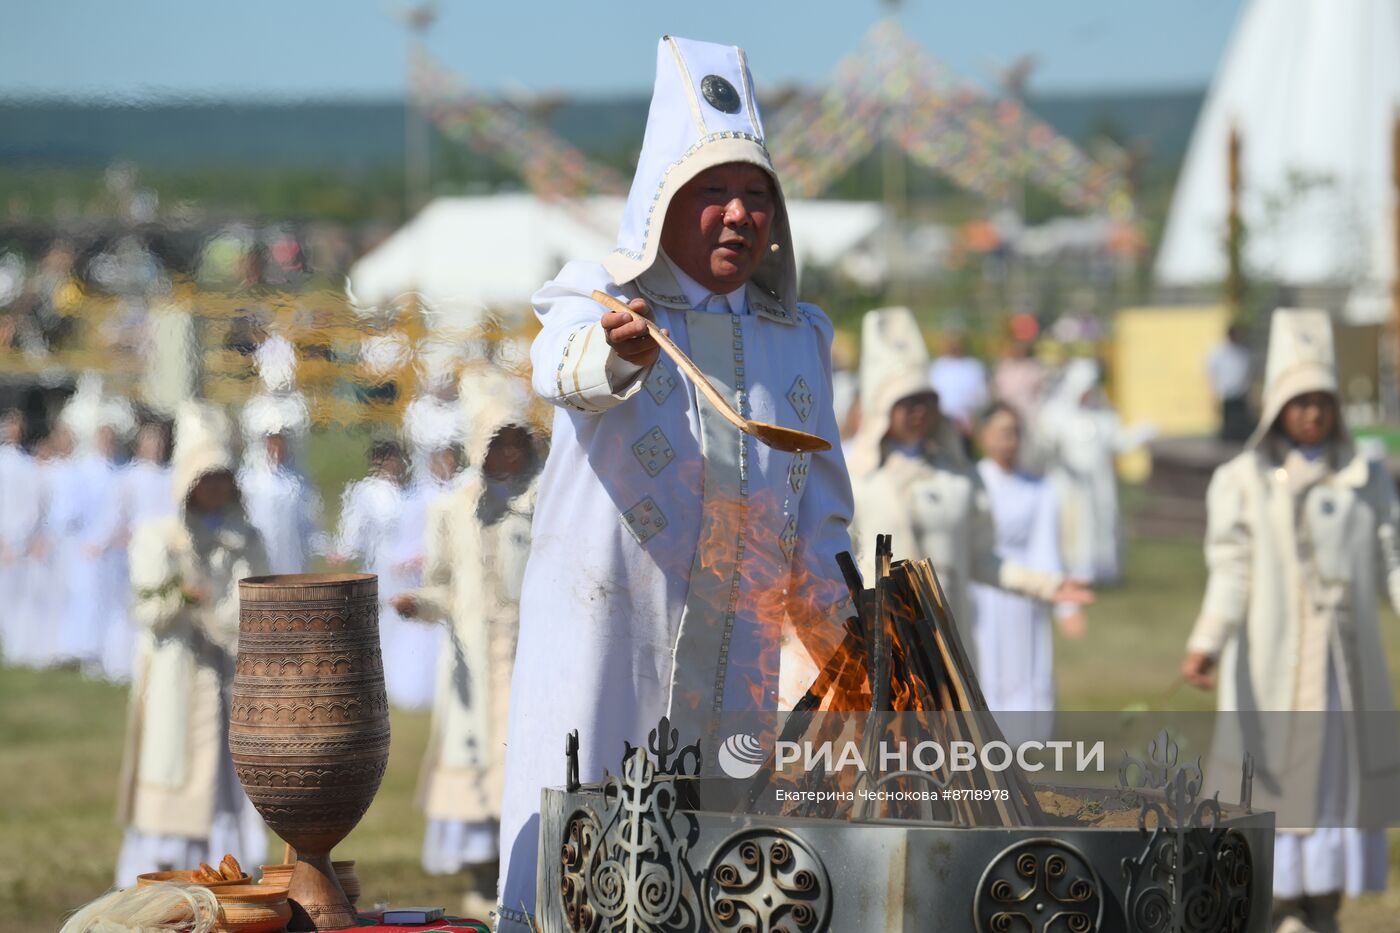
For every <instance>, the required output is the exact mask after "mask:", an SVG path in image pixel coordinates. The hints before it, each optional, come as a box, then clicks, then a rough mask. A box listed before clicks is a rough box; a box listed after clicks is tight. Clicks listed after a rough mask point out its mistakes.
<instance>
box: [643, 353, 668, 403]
mask: <svg viewBox="0 0 1400 933" xmlns="http://www.w3.org/2000/svg"><path fill="white" fill-rule="evenodd" d="M642 388H643V389H646V390H647V395H650V396H651V400H652V401H653V402H655V403H656V404H658V405H664V404H665V403H666V400H667V399H668V398H670V397H671V393H672V392H674V391H675V389H676V377H675V376H673V375H671V370H670V369H669V368H668V367H667V366H666V364H665V363H663V362H661V361H660V360H657V361H656V362H655V363H653V364H652V367H651V372H650V373H648V374H647V378H646V381H645V382H643V383H642Z"/></svg>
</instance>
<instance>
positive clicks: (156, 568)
mask: <svg viewBox="0 0 1400 933" xmlns="http://www.w3.org/2000/svg"><path fill="white" fill-rule="evenodd" d="M127 559H128V563H129V567H130V579H131V607H130V608H131V616H130V617H131V621H132V622H134V623H135V624H136V625H138V626H140V627H141V628H144V629H149V630H150V631H151V632H153V633H155V634H156V635H163V634H165V632H166V630H167V629H169V628H170V626H171V624H172V623H174V622H175V620H176V619H178V618H179V617H180V613H181V610H183V609H184V608H185V597H184V594H183V593H182V592H181V590H180V583H181V580H180V576H179V573H180V572H179V569H178V567H177V566H176V563H175V557H174V555H173V554H171V552H170V548H169V546H168V544H167V542H166V536H165V523H164V522H163V521H157V522H148V523H146V524H144V525H139V526H137V528H136V532H135V533H134V534H133V535H132V536H131V543H130V544H129V545H128V546H127Z"/></svg>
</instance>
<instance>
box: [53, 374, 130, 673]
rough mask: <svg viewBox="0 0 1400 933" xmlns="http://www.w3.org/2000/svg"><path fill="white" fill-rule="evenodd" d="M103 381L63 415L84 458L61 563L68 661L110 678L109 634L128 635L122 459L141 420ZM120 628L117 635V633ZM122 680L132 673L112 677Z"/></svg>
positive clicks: (79, 459)
mask: <svg viewBox="0 0 1400 933" xmlns="http://www.w3.org/2000/svg"><path fill="white" fill-rule="evenodd" d="M101 393H102V388H101V384H100V382H97V381H88V382H85V383H83V384H80V386H79V391H78V392H77V393H76V394H75V395H74V397H73V399H72V400H71V401H70V402H69V404H68V406H67V407H65V409H64V412H63V415H62V416H61V417H62V418H63V419H64V420H65V422H66V423H67V424H68V426H69V427H70V429H71V430H72V432H73V436H74V440H75V442H76V445H77V453H76V455H75V457H74V458H73V461H72V464H71V465H70V467H69V469H70V475H69V477H68V479H69V481H70V484H71V485H70V488H69V489H68V495H67V496H65V500H64V502H65V505H66V507H67V510H66V512H65V513H64V514H63V516H62V519H63V523H64V528H65V529H66V532H67V534H66V536H65V538H64V540H63V545H64V546H63V547H62V548H61V550H60V559H61V562H62V564H63V568H64V573H65V574H66V577H67V580H66V583H67V586H66V591H67V592H66V597H65V600H64V618H63V628H62V632H61V633H60V639H61V641H60V648H59V654H60V657H61V658H62V659H63V660H65V661H76V662H78V663H79V664H80V665H81V666H82V667H83V668H84V669H85V670H88V671H89V672H92V673H101V674H103V675H107V674H108V673H109V672H108V671H106V670H105V668H104V665H103V654H104V649H105V646H106V644H107V640H108V637H109V635H110V636H111V637H113V638H114V639H120V637H121V636H122V635H123V634H124V633H125V631H126V627H127V621H126V618H125V615H126V613H125V605H126V585H125V580H126V559H125V554H124V550H125V546H126V529H125V527H124V526H123V524H122V507H121V506H122V503H121V494H120V485H119V476H120V471H119V468H118V465H117V455H118V452H119V448H120V446H121V443H122V439H123V436H124V435H126V434H127V433H128V432H129V431H130V430H131V429H132V428H133V427H134V426H135V418H134V416H133V415H132V413H131V409H130V406H129V405H127V404H126V403H125V402H123V401H120V400H116V399H111V398H104V397H103V396H102V394H101ZM113 630H115V631H113ZM110 673H111V675H112V676H114V677H117V678H122V677H124V674H125V672H123V671H121V670H114V671H111V672H110Z"/></svg>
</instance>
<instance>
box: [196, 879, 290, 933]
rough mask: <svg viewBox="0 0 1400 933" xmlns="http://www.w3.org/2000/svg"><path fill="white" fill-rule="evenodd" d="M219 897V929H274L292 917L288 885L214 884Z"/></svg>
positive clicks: (269, 932) (236, 932)
mask: <svg viewBox="0 0 1400 933" xmlns="http://www.w3.org/2000/svg"><path fill="white" fill-rule="evenodd" d="M214 896H215V897H216V898H218V899H219V924H218V926H217V927H216V929H217V930H218V931H219V933H275V931H277V930H284V929H286V927H287V921H288V920H290V919H292V906H291V905H290V904H288V903H287V889H286V888H285V887H278V886H276V885H271V884H234V885H229V886H228V887H223V888H215V889H214Z"/></svg>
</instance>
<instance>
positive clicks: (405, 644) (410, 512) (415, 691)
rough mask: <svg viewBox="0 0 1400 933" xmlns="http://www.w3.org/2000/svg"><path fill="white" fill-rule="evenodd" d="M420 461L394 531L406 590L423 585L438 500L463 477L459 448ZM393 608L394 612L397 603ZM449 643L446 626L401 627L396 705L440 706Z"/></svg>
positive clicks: (394, 556)
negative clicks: (438, 683) (437, 696)
mask: <svg viewBox="0 0 1400 933" xmlns="http://www.w3.org/2000/svg"><path fill="white" fill-rule="evenodd" d="M458 420H459V421H460V415H459V416H458ZM459 436H460V435H459ZM420 459H421V460H422V462H423V469H424V471H425V472H424V473H423V474H421V475H418V476H416V477H415V478H414V480H413V482H412V483H410V484H409V486H408V488H407V489H405V490H404V495H403V511H402V513H401V514H400V515H399V521H398V525H397V528H396V530H395V532H394V541H393V544H392V549H391V551H392V552H391V556H390V566H391V567H392V568H393V572H394V574H395V578H394V581H393V582H394V585H395V586H398V587H403V588H405V589H414V588H417V587H418V586H420V585H421V584H422V581H423V565H424V563H425V561H426V559H427V551H426V547H427V537H428V532H429V526H428V515H429V512H430V510H431V509H432V507H433V504H434V503H435V502H437V501H438V500H439V499H441V498H442V497H443V496H446V495H447V494H448V493H450V492H451V491H452V490H453V489H454V488H455V487H456V485H457V483H458V481H459V478H460V476H461V473H460V470H461V455H460V454H459V452H458V449H457V448H456V447H455V446H447V447H441V448H439V449H437V450H433V451H424V452H422V454H421V458H420ZM390 608H391V609H392V608H394V607H393V605H392V603H391V604H390ZM446 641H447V638H446V633H445V632H444V630H443V628H442V627H441V626H438V625H428V624H423V623H421V622H417V621H413V620H409V619H401V620H400V624H399V625H398V626H397V627H396V629H395V635H394V645H393V647H392V649H386V650H390V652H391V653H390V654H389V655H388V657H389V658H391V659H392V660H393V664H394V667H395V669H396V674H395V676H396V680H397V684H396V688H395V689H396V694H397V697H398V699H397V700H396V701H395V702H396V703H397V704H398V705H400V706H402V707H405V708H406V709H428V708H429V707H431V706H433V705H434V701H433V696H434V687H433V684H434V682H435V680H436V676H437V670H438V660H439V658H440V657H441V656H442V648H443V645H444V643H445V642H446Z"/></svg>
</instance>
